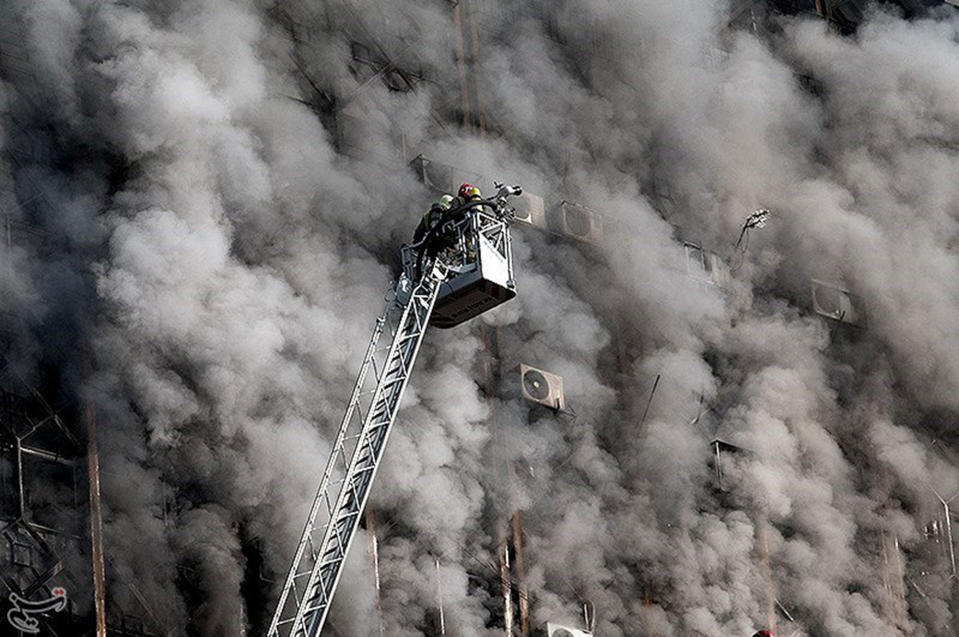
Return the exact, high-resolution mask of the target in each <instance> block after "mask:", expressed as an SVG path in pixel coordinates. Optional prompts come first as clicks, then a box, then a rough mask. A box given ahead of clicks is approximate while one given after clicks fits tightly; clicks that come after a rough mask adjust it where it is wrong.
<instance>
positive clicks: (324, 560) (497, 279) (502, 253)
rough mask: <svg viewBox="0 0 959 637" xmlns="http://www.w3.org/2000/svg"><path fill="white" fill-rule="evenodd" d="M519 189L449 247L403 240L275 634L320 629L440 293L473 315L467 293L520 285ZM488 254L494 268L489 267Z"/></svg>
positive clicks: (468, 222) (456, 231)
mask: <svg viewBox="0 0 959 637" xmlns="http://www.w3.org/2000/svg"><path fill="white" fill-rule="evenodd" d="M519 193H520V189H519V187H516V186H512V187H501V188H500V190H499V192H498V193H497V195H496V197H494V198H493V199H491V200H482V201H478V202H473V203H470V204H468V205H467V206H465V207H464V209H463V210H462V212H461V214H460V215H459V216H457V217H451V219H450V223H449V225H448V226H447V227H446V228H445V229H443V233H444V236H445V237H446V240H447V245H448V246H455V247H453V248H447V249H446V250H445V251H444V252H443V254H432V253H430V251H429V250H428V246H406V247H404V253H403V257H404V259H403V261H404V273H403V275H402V276H401V277H400V280H399V282H398V283H397V285H396V288H395V293H394V294H393V295H392V296H391V297H390V298H389V299H388V300H387V303H386V308H385V309H384V310H383V314H382V315H381V316H380V318H379V319H378V320H377V321H376V326H375V327H374V329H373V336H372V338H371V339H370V343H369V346H368V347H367V349H366V354H365V356H364V358H363V365H362V366H361V367H360V373H359V375H358V377H357V379H356V384H355V385H354V387H353V393H352V395H351V397H350V402H349V404H348V406H347V408H346V414H345V415H344V416H343V421H342V423H341V425H340V429H339V432H338V433H337V436H336V440H335V441H334V443H333V448H332V451H331V454H330V458H329V460H328V462H327V465H326V469H325V471H324V472H323V477H322V480H321V482H320V486H319V489H318V490H317V492H316V496H315V497H314V500H313V504H312V506H311V507H310V513H309V517H308V518H307V521H306V526H305V527H304V529H303V534H302V536H301V538H300V542H299V544H298V545H297V547H296V553H295V554H294V557H293V564H292V566H291V568H290V571H289V573H288V574H287V576H286V579H285V581H284V585H283V589H282V591H281V593H280V599H279V603H278V605H277V608H276V612H275V613H274V615H273V619H272V621H271V623H270V628H269V632H268V637H316V636H317V635H319V634H320V631H321V630H322V628H323V624H324V622H325V621H326V616H327V613H329V610H330V603H331V601H332V599H333V593H334V591H335V590H336V586H337V583H338V582H339V579H340V576H341V574H342V572H343V563H344V560H345V559H346V554H347V551H348V550H349V547H350V543H351V542H352V541H353V537H354V536H355V534H356V529H357V526H358V524H359V519H360V515H361V514H362V512H363V508H364V507H365V506H366V501H367V498H368V497H369V493H370V486H371V485H372V483H373V478H374V477H375V475H376V471H377V469H378V467H379V464H380V459H381V458H382V455H383V449H384V448H385V447H386V441H387V439H388V438H389V434H390V429H391V427H392V425H393V422H394V420H395V419H396V414H397V411H398V410H399V405H400V401H401V399H402V397H403V392H404V391H405V389H406V384H407V382H408V381H409V379H410V374H411V372H412V370H413V364H414V362H415V361H416V355H417V353H418V352H419V349H420V344H421V343H422V341H423V334H424V333H425V332H426V328H427V326H428V325H429V323H430V319H431V317H432V315H433V310H434V307H436V306H437V302H438V301H437V300H438V299H440V302H445V303H446V305H447V306H448V307H450V308H452V310H451V312H452V315H453V316H454V317H456V316H460V315H462V316H463V318H462V319H460V320H466V318H467V317H468V316H473V315H475V311H472V312H465V311H464V310H462V309H460V308H461V306H463V304H464V302H468V303H469V307H473V306H476V307H485V308H486V309H488V308H489V307H493V306H495V305H496V304H498V303H501V302H502V301H503V300H505V299H508V298H511V296H512V295H513V294H515V292H513V291H512V290H513V281H512V258H511V254H510V249H509V248H510V243H509V225H508V224H509V220H510V218H511V216H512V212H513V211H512V209H511V208H510V207H509V206H508V204H507V202H506V198H507V197H508V196H510V195H515V194H519ZM434 234H436V233H431V236H432V235H434ZM451 239H455V241H454V240H451ZM423 255H428V258H426V259H424V258H423ZM484 260H485V261H486V262H488V264H489V265H487V266H486V269H487V270H488V271H492V272H494V274H493V275H484ZM503 286H506V287H503ZM498 288H502V289H503V290H505V292H506V293H503V292H500V291H499V290H498ZM490 290H493V293H491V292H490ZM507 293H508V294H507ZM497 294H498V295H499V296H497ZM484 295H485V296H484ZM500 297H502V298H500ZM464 299H465V301H464ZM475 299H479V300H478V301H477V300H475ZM484 299H485V306H483V305H482V303H483V302H484ZM478 304H479V305H478ZM451 320H456V319H455V318H454V319H451ZM450 324H451V325H452V324H455V323H450Z"/></svg>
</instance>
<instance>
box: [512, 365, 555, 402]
mask: <svg viewBox="0 0 959 637" xmlns="http://www.w3.org/2000/svg"><path fill="white" fill-rule="evenodd" d="M519 373H520V382H521V383H522V387H523V398H525V399H526V400H528V401H530V402H534V403H538V404H540V405H546V406H547V407H549V408H551V409H556V410H557V411H563V410H565V409H566V396H565V394H564V393H563V377H562V376H557V375H556V374H550V373H549V372H547V371H543V370H542V369H536V368H535V367H530V366H529V365H525V364H521V365H520V366H519Z"/></svg>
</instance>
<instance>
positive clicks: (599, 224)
mask: <svg viewBox="0 0 959 637" xmlns="http://www.w3.org/2000/svg"><path fill="white" fill-rule="evenodd" d="M559 213H560V227H561V228H562V230H563V232H564V233H565V234H566V235H568V236H570V237H573V238H575V239H579V240H580V241H586V242H587V243H599V241H600V240H601V239H602V238H603V218H602V217H600V216H599V213H597V212H595V211H593V210H590V209H589V208H587V207H585V206H581V205H579V204H575V203H570V202H569V201H564V202H562V203H561V204H560V206H559Z"/></svg>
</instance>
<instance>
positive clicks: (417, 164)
mask: <svg viewBox="0 0 959 637" xmlns="http://www.w3.org/2000/svg"><path fill="white" fill-rule="evenodd" d="M410 166H412V167H413V171H414V172H415V173H416V177H417V178H418V179H419V180H420V181H422V182H423V184H424V185H425V186H426V187H427V188H429V189H430V190H432V191H434V192H438V193H450V192H452V191H453V167H452V166H447V165H446V164H441V163H439V162H435V161H433V160H432V159H427V158H426V157H423V156H422V155H419V156H417V157H414V158H413V161H411V162H410Z"/></svg>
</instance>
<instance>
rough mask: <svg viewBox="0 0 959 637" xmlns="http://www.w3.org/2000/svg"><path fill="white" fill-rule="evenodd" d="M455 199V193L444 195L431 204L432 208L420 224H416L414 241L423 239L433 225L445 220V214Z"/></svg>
mask: <svg viewBox="0 0 959 637" xmlns="http://www.w3.org/2000/svg"><path fill="white" fill-rule="evenodd" d="M454 201H455V198H454V197H453V195H443V196H442V197H440V198H439V199H438V200H436V201H435V202H434V203H433V205H432V206H430V209H429V210H427V211H426V214H425V215H423V218H422V219H420V223H419V225H417V226H416V231H415V232H414V233H413V243H419V242H420V241H422V240H423V237H425V236H426V233H427V232H429V231H430V229H432V228H433V226H435V225H438V224H439V223H441V222H443V221H444V220H445V219H444V216H445V214H446V213H447V212H448V211H449V210H450V208H452V206H453V202H454Z"/></svg>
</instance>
